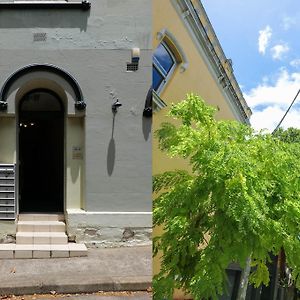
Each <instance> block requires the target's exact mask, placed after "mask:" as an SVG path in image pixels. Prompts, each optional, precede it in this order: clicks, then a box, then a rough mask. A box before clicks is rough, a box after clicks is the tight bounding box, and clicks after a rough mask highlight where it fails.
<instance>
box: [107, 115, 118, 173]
mask: <svg viewBox="0 0 300 300" xmlns="http://www.w3.org/2000/svg"><path fill="white" fill-rule="evenodd" d="M115 116H116V114H113V122H112V130H111V138H110V141H109V145H108V149H107V158H106V163H107V173H108V175H109V176H111V175H112V173H113V171H114V167H115V161H116V143H115V139H114V130H115Z"/></svg>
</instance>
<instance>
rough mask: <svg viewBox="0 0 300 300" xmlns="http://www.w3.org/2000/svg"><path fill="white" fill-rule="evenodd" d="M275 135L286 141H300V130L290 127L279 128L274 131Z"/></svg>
mask: <svg viewBox="0 0 300 300" xmlns="http://www.w3.org/2000/svg"><path fill="white" fill-rule="evenodd" d="M274 136H275V137H277V138H279V139H280V140H281V141H284V142H286V143H300V130H299V129H297V128H293V127H290V128H288V129H287V130H283V129H282V128H279V129H278V130H277V131H276V132H274Z"/></svg>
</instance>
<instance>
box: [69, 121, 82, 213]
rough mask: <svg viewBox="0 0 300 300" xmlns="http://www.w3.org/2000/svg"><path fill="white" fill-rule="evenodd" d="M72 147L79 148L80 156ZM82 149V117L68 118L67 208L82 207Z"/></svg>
mask: <svg viewBox="0 0 300 300" xmlns="http://www.w3.org/2000/svg"><path fill="white" fill-rule="evenodd" d="M74 147H80V148H81V154H82V158H81V157H80V153H79V152H74ZM84 150H85V149H84V119H83V118H68V119H67V132H66V152H67V153H66V164H67V165H66V201H67V203H66V204H67V207H66V208H67V209H72V208H77V209H78V208H83V188H84ZM75 151H76V150H75Z"/></svg>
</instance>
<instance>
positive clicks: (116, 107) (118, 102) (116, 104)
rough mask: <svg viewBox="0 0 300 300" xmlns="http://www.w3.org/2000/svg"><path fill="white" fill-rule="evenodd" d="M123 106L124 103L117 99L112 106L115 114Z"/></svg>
mask: <svg viewBox="0 0 300 300" xmlns="http://www.w3.org/2000/svg"><path fill="white" fill-rule="evenodd" d="M121 106H122V103H120V101H119V99H117V100H116V101H115V102H114V103H113V104H112V106H111V109H112V111H113V113H114V114H115V113H116V112H117V111H118V108H119V107H121Z"/></svg>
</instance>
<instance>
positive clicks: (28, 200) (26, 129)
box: [18, 89, 65, 213]
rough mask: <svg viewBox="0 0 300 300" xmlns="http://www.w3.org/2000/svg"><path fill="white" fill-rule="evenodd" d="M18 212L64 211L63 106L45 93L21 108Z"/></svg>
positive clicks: (31, 96) (33, 95)
mask: <svg viewBox="0 0 300 300" xmlns="http://www.w3.org/2000/svg"><path fill="white" fill-rule="evenodd" d="M18 116H19V117H18V125H19V139H18V144H19V145H18V149H19V151H18V155H19V212H20V213H24V212H31V213H35V212H38V213H52V212H53V213H54V212H63V211H64V116H65V113H64V106H63V103H62V101H61V99H60V98H59V97H58V96H57V95H56V94H55V93H54V92H52V91H50V90H46V89H37V90H32V91H30V92H29V93H27V94H26V95H25V96H24V97H23V98H22V99H21V101H20V103H19V106H18Z"/></svg>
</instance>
